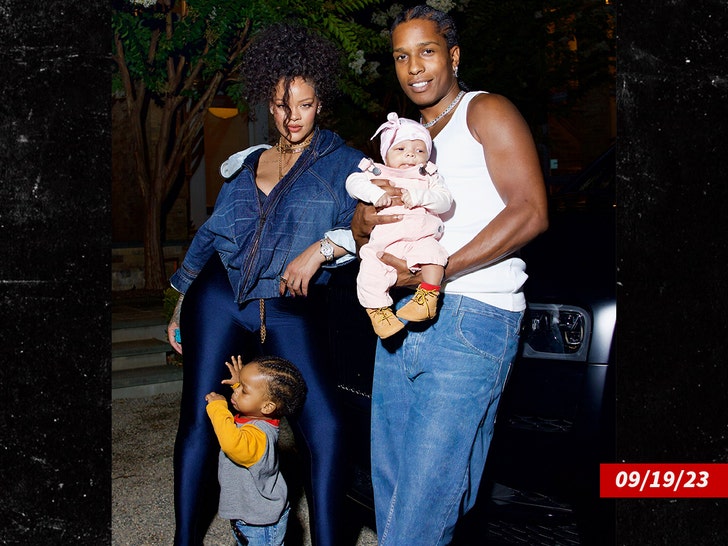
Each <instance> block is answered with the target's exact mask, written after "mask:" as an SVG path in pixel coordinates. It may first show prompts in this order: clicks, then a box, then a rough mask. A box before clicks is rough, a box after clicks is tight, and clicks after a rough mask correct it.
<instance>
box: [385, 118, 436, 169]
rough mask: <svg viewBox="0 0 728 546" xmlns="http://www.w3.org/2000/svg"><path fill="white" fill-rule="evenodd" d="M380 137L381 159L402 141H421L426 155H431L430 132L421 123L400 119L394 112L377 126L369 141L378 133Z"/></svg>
mask: <svg viewBox="0 0 728 546" xmlns="http://www.w3.org/2000/svg"><path fill="white" fill-rule="evenodd" d="M380 132H381V133H382V134H381V136H380V144H379V151H380V152H381V154H382V159H384V158H385V157H387V152H388V151H389V149H390V148H391V147H392V146H394V145H395V144H397V143H399V142H402V141H403V140H422V141H423V142H424V143H425V146H426V147H427V155H428V156H429V155H430V154H432V137H431V136H430V132H429V131H428V130H427V129H425V128H424V127H423V126H422V124H421V123H417V122H416V121H413V120H411V119H407V118H401V117H399V116H397V114H396V112H390V113H389V114H387V121H385V122H384V123H382V124H381V125H380V126H379V129H377V130H376V131H375V132H374V134H373V135H372V138H371V140H374V137H375V136H377V135H378V134H379V133H380Z"/></svg>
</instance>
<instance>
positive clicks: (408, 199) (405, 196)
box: [402, 188, 415, 209]
mask: <svg viewBox="0 0 728 546" xmlns="http://www.w3.org/2000/svg"><path fill="white" fill-rule="evenodd" d="M402 204H403V205H404V206H405V207H406V208H408V209H411V208H412V207H414V206H415V202H414V200H413V199H412V195H411V194H410V192H409V191H408V190H407V189H406V188H403V189H402Z"/></svg>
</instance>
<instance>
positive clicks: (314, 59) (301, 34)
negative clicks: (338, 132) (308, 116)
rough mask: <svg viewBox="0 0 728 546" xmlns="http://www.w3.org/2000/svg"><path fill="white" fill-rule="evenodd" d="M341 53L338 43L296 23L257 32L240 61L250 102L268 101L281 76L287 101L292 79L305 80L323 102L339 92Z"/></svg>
mask: <svg viewBox="0 0 728 546" xmlns="http://www.w3.org/2000/svg"><path fill="white" fill-rule="evenodd" d="M340 69H341V54H340V52H339V50H338V49H337V48H336V46H335V45H334V44H333V43H332V42H331V41H330V40H328V39H326V38H324V37H323V36H321V35H320V34H318V33H317V32H315V31H314V30H312V29H307V28H304V27H302V26H299V25H297V24H294V23H277V24H275V25H272V26H270V27H267V28H265V29H263V30H262V31H261V32H260V33H259V34H257V35H256V36H255V37H254V38H253V40H252V42H251V44H250V46H249V47H248V50H247V51H246V52H245V55H244V57H243V59H242V64H241V78H242V81H243V85H244V86H245V91H246V99H247V101H248V104H257V103H261V102H262V103H265V104H267V103H269V102H270V101H271V100H272V99H273V98H274V97H275V90H276V86H277V85H278V82H279V81H281V79H283V80H284V82H285V95H284V97H283V102H284V104H287V103H288V90H289V87H290V84H291V82H292V81H293V80H294V79H295V78H298V77H301V78H303V79H305V80H306V82H308V83H309V84H310V85H311V86H312V87H313V88H314V90H315V91H316V96H317V97H318V98H319V100H320V101H321V102H324V103H327V102H329V101H331V100H333V99H334V98H335V97H336V95H337V94H338V86H339V74H340Z"/></svg>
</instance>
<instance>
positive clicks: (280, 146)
mask: <svg viewBox="0 0 728 546" xmlns="http://www.w3.org/2000/svg"><path fill="white" fill-rule="evenodd" d="M312 140H313V133H311V134H310V135H308V136H307V137H306V138H305V139H303V140H302V141H301V142H299V143H298V144H295V145H293V144H290V143H288V144H284V139H283V137H280V138H279V139H278V143H277V144H276V150H278V180H279V181H280V180H281V179H282V178H283V154H300V153H301V152H302V151H304V150H305V149H306V148H308V146H309V145H310V144H311V141H312ZM286 163H288V161H286Z"/></svg>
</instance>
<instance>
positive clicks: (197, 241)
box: [169, 184, 232, 294]
mask: <svg viewBox="0 0 728 546" xmlns="http://www.w3.org/2000/svg"><path fill="white" fill-rule="evenodd" d="M231 187H232V185H231V184H223V185H222V188H221V189H220V193H219V194H218V196H217V200H216V202H215V211H219V207H221V206H225V205H224V204H225V202H226V201H227V200H228V194H229V193H230V190H231ZM213 222H215V216H211V217H210V218H209V219H208V220H207V221H206V222H205V223H204V224H202V226H201V227H200V229H198V230H197V233H196V234H195V236H194V238H193V239H192V243H190V247H189V248H188V249H187V252H186V254H185V258H184V260H183V261H182V264H181V265H180V266H179V268H178V269H177V271H175V272H174V273H173V274H172V276H171V277H170V279H169V282H170V284H171V285H172V287H173V288H174V289H175V290H177V291H178V292H180V293H182V294H184V293H185V292H187V289H188V288H189V287H190V285H191V284H192V281H194V280H195V278H196V277H197V275H199V273H200V271H201V270H202V268H203V267H204V266H205V264H206V263H207V261H208V260H209V259H210V256H212V255H213V254H214V253H215V252H216V250H215V233H214V232H213V230H212V228H211V224H212V223H213Z"/></svg>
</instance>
